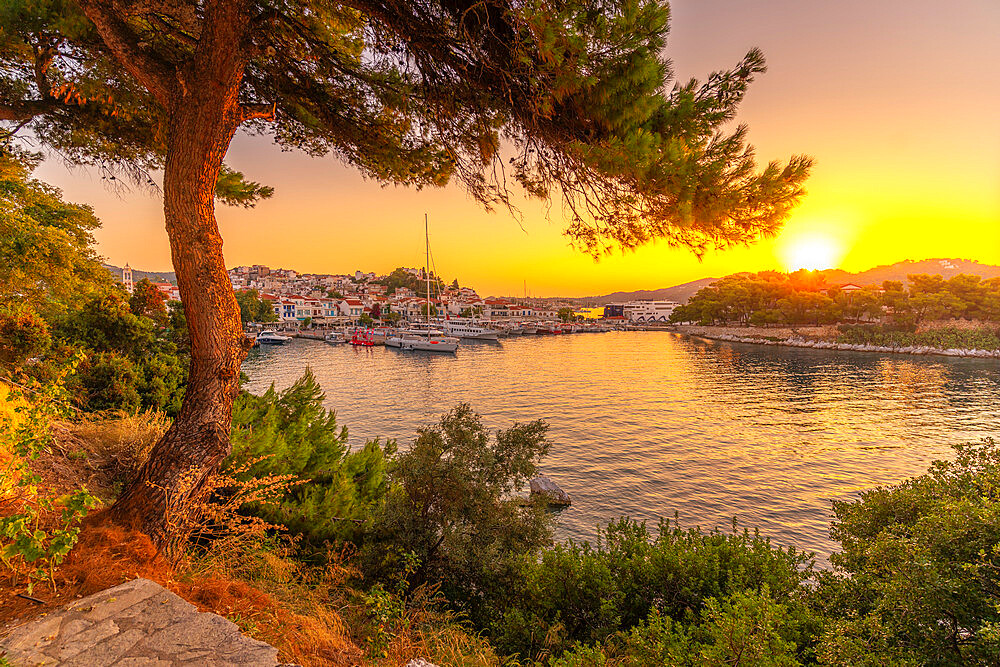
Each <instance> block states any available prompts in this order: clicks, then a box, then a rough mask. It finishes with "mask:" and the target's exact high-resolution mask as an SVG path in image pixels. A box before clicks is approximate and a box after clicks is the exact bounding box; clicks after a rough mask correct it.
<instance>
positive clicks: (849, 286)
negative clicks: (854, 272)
mask: <svg viewBox="0 0 1000 667" xmlns="http://www.w3.org/2000/svg"><path fill="white" fill-rule="evenodd" d="M838 289H839V290H840V291H841V292H859V291H861V290H863V289H864V287H862V286H861V285H855V284H854V283H844V284H843V285H841V286H840V287H839V288H838Z"/></svg>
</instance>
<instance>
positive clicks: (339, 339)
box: [323, 333, 347, 345]
mask: <svg viewBox="0 0 1000 667" xmlns="http://www.w3.org/2000/svg"><path fill="white" fill-rule="evenodd" d="M323 340H324V341H326V342H327V343H329V344H330V345H340V344H342V343H346V342H347V337H346V336H344V334H339V333H328V334H327V335H326V336H324V337H323Z"/></svg>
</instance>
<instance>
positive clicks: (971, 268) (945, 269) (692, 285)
mask: <svg viewBox="0 0 1000 667" xmlns="http://www.w3.org/2000/svg"><path fill="white" fill-rule="evenodd" d="M821 273H822V274H823V275H824V276H826V282H827V283H829V284H832V285H837V284H842V283H856V284H858V285H881V284H882V283H883V282H884V281H886V280H899V281H902V282H904V283H905V282H906V277H907V276H909V275H912V274H915V273H927V274H931V275H934V274H940V275H941V276H942V277H944V278H945V279H948V278H953V277H955V276H957V275H959V274H962V273H967V274H971V275H975V276H980V277H981V278H983V279H984V280H987V279H989V278H997V277H1000V266H993V265H992V264H982V263H980V262H977V261H975V260H972V259H921V260H906V261H902V262H896V263H895V264H883V265H881V266H876V267H874V268H871V269H868V270H866V271H859V272H857V273H851V272H850V271H844V270H843V269H827V270H825V271H822V272H821ZM716 280H718V278H702V279H701V280H693V281H691V282H689V283H684V284H682V285H674V286H673V287H663V288H661V289H655V290H635V291H633V292H612V293H611V294H606V295H604V296H592V297H587V298H585V299H578V300H577V301H579V302H581V304H582V305H601V304H605V303H622V302H624V301H676V302H677V303H687V300H688V299H690V298H691V297H692V296H694V295H695V293H697V292H698V290H700V289H701V288H702V287H708V286H709V285H711V284H712V283H714V282H715V281H716Z"/></svg>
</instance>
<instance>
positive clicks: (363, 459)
mask: <svg viewBox="0 0 1000 667" xmlns="http://www.w3.org/2000/svg"><path fill="white" fill-rule="evenodd" d="M323 400H324V397H323V392H322V390H321V389H320V386H319V383H318V382H316V378H315V377H314V376H313V374H312V371H311V370H309V369H306V372H305V374H304V375H303V376H302V377H301V378H300V379H299V380H298V381H296V382H295V383H294V384H293V385H292V386H291V387H289V388H288V389H285V390H284V391H281V392H278V391H276V390H275V389H274V387H273V386H272V387H271V388H270V389H268V391H267V392H265V393H264V394H263V395H262V396H254V395H253V394H250V393H247V392H244V393H242V394H241V395H240V396H239V397H238V398H237V400H236V404H235V406H234V408H233V432H232V439H233V453H232V454H231V455H230V457H229V458H228V459H226V461H225V462H224V464H223V467H224V469H225V470H230V471H231V470H235V469H236V468H237V467H241V466H247V462H251V463H250V464H249V465H248V466H247V467H246V470H245V472H242V473H234V474H236V477H237V478H239V479H243V480H247V479H250V478H252V477H262V476H265V475H278V476H289V477H290V479H293V480H296V481H299V482H307V483H303V484H297V485H295V486H293V487H292V488H290V490H289V492H288V493H287V494H286V495H285V496H284V497H283V498H282V499H281V500H280V501H279V502H277V503H275V504H273V505H272V506H270V507H259V508H255V511H256V512H258V513H259V514H260V516H262V517H264V518H265V519H267V520H268V521H271V522H274V523H279V524H282V525H284V526H286V527H287V528H288V529H289V530H291V531H292V532H293V533H296V534H299V535H301V536H302V537H303V538H304V539H305V540H306V541H307V542H309V543H312V544H313V545H314V546H318V545H322V543H323V542H324V541H326V540H332V539H335V538H343V537H349V536H352V535H354V534H355V533H356V532H357V530H358V523H359V522H361V521H363V519H364V517H365V516H366V513H367V508H368V505H369V504H370V503H372V502H373V501H374V500H375V499H377V498H379V497H380V496H382V495H383V494H384V492H385V484H386V482H385V471H386V456H387V455H389V454H391V453H392V451H393V449H394V444H393V443H391V442H390V443H387V444H386V445H384V446H383V445H380V443H379V442H378V441H375V442H370V443H368V444H366V445H365V446H364V447H363V448H362V449H360V450H358V451H356V452H350V451H349V449H348V446H347V429H346V428H341V427H338V426H337V420H336V415H335V413H334V412H333V411H328V410H326V409H325V408H324V407H323Z"/></svg>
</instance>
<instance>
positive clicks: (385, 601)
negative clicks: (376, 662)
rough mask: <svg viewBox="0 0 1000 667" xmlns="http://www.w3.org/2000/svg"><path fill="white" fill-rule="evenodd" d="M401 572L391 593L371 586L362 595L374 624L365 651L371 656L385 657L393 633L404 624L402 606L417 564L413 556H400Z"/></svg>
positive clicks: (404, 611) (405, 600)
mask: <svg viewBox="0 0 1000 667" xmlns="http://www.w3.org/2000/svg"><path fill="white" fill-rule="evenodd" d="M401 560H402V569H401V571H400V572H399V575H398V577H397V580H396V584H395V586H393V590H386V588H385V587H384V586H382V584H375V585H374V586H372V587H371V589H370V590H369V591H368V592H367V593H366V594H365V597H364V600H365V605H367V607H368V612H369V614H370V616H371V619H372V621H373V622H374V624H375V628H374V630H375V631H374V632H372V633H371V635H369V637H368V646H369V650H370V652H371V653H372V654H373V655H376V656H378V657H381V658H385V657H387V650H386V649H387V648H388V647H389V644H390V643H391V642H392V640H393V639H395V637H396V635H395V633H394V632H393V629H394V628H395V627H396V626H398V625H401V624H403V623H405V622H406V611H407V609H406V602H407V589H408V587H409V578H410V576H411V575H412V574H413V573H414V572H416V570H417V567H418V565H419V561H418V560H417V557H416V555H415V554H412V553H410V554H403V555H402V559H401Z"/></svg>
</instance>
